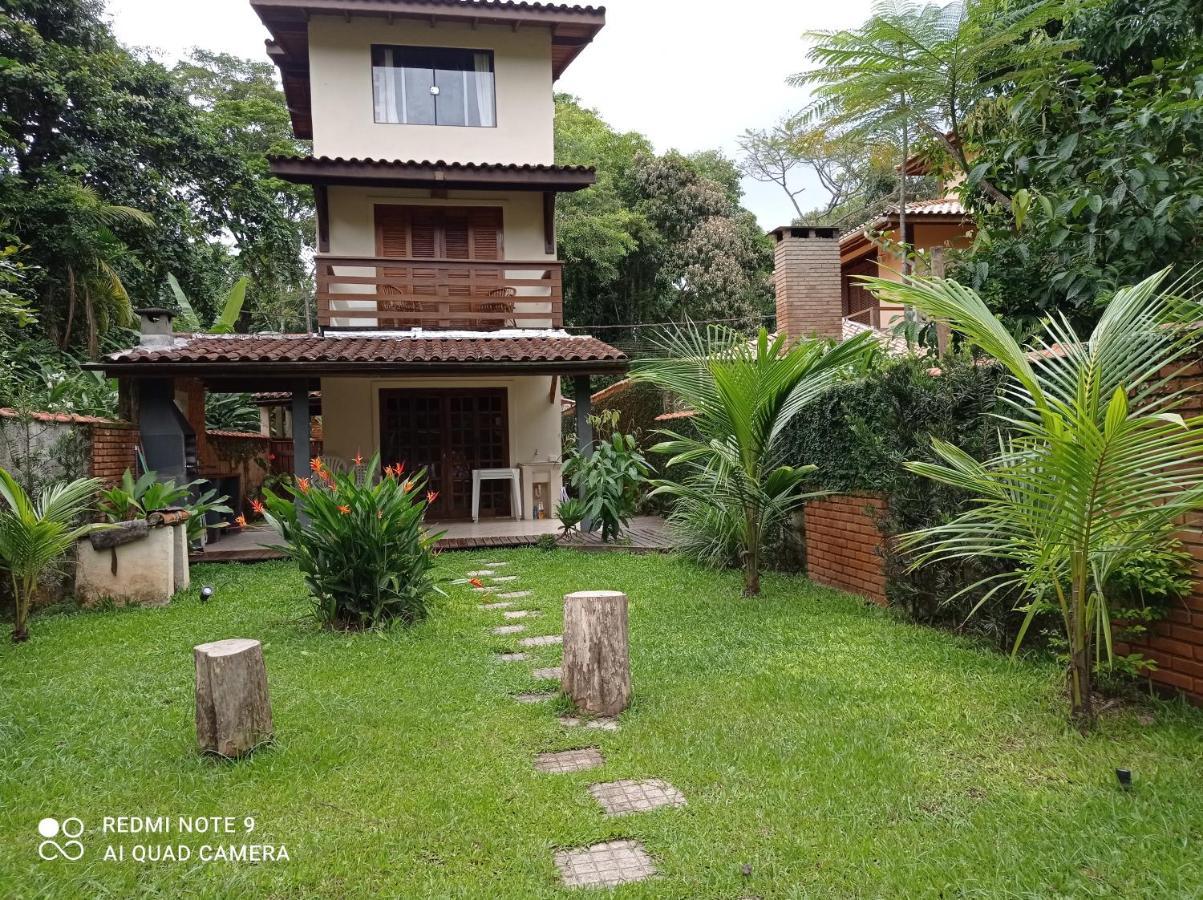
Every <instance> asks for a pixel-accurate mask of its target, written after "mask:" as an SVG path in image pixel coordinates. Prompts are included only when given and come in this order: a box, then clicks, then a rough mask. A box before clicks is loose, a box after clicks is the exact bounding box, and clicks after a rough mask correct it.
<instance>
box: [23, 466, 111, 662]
mask: <svg viewBox="0 0 1203 900" xmlns="http://www.w3.org/2000/svg"><path fill="white" fill-rule="evenodd" d="M100 486H101V482H100V481H99V480H98V479H95V478H81V479H79V480H77V481H71V482H65V483H61V484H55V485H51V486H49V487H47V488H46V489H45V490H44V491H42V496H41V497H39V498H38V500H37V502H36V503H35V502H34V501H33V500H32V499H30V496H29V494H27V493H26V492H25V489H24V488H22V487H21V485H19V484H17V482H16V480H15V479H14V478H13V477H12V475H10V474H9V473H8V472H6V471H5V470H4V469H0V497H2V498H3V499H4V504H5V507H6V508H5V509H3V510H0V562H2V563H3V566H4V568H5V569H7V570H8V574H9V579H10V581H11V583H12V591H13V605H14V607H15V615H14V622H13V640H14V641H17V642H20V641H24V640H27V639H28V638H29V631H28V628H27V627H26V623H27V622H28V619H29V609H30V606H31V605H32V603H33V595H34V592H35V591H36V590H37V586H38V580H39V579H40V578H41V577H42V573H44V572H45V571H46V569H47V567H48V566H49V565H50V564H51V563H52V562H54V561H55V560H56V559H58V558H59V557H60V556H62V555H63V554H65V553H66V552H67V551H68V550H70V549H71V547H72V546H73V545H74V544H75V542H76V541H77V540H79V539H80V538H81V537H83V536H84V535H86V534H89V533H90V532H92V531H97V530H100V529H104V528H111V527H112V526H110V525H104V524H83V525H80V524H77V523H78V522H79V520H80V518H81V517H82V516H83V515H84V513H86V512H87V510H88V509H89V507H90V506H91V505H92V498H93V497H94V496H95V495H96V491H97V489H99V488H100Z"/></svg>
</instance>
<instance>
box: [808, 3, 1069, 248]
mask: <svg viewBox="0 0 1203 900" xmlns="http://www.w3.org/2000/svg"><path fill="white" fill-rule="evenodd" d="M1063 8H1064V3H1063V2H1061V0H1035V2H1033V0H1026V2H1025V0H956V2H951V3H946V4H944V5H934V4H926V3H920V2H915V0H878V2H876V3H875V4H874V6H873V15H872V16H871V17H870V18H869V20H868V21H867V22H865V23H864V24H863V25H861V26H860V27H859V28H855V29H851V30H844V31H819V32H811V33H810V34H809V35H808V37H809V38H810V39H811V40H813V41H814V42H815V43H814V46H813V47H812V48H811V50H810V52H809V53H808V54H807V59H808V60H809V61H810V62H812V63H814V64H815V67H814V68H812V69H810V70H808V71H805V72H799V73H798V74H796V75H793V76H791V78H790V83H792V84H795V85H799V86H814V88H815V103H814V105H813V106H812V110H811V113H812V115H814V116H817V117H819V118H823V119H826V120H828V121H831V122H832V123H834V124H840V125H845V126H851V127H853V128H854V129H857V130H860V131H862V132H864V133H865V134H869V135H876V134H880V133H882V132H887V133H894V134H901V147H900V150H901V159H902V165H903V169H905V163H906V159H907V158H908V155H909V153H910V149H911V148H910V138H911V136H912V133H913V132H916V133H918V134H922V135H926V136H927V137H929V138H930V139H931V140H933V141H934V142H935V143H936V144H937V145H939V146H940V147H942V148H943V150H944V151H945V153H946V154H947V156H948V158H949V159H950V160H951V161H952V162H953V164H954V165H956V166H957V167H958V168H959V169H960V170H961V172H962V173H963V174H964V175H966V176H969V175H970V173H971V172H972V164H971V161H970V159H969V157H968V156H967V154H966V151H965V146H964V143H963V142H962V140H961V138H962V129H963V127H964V125H965V122H966V119H967V118H969V117H970V116H971V115H972V114H973V112H974V111H975V109H976V108H977V106H978V105H979V104H980V103H981V102H982V101H984V100H986V99H987V98H989V97H990V95H991V93H992V92H994V91H997V90H998V89H1000V88H1003V87H1005V86H1006V85H1008V84H1010V83H1012V82H1013V81H1014V80H1015V79H1016V78H1017V77H1018V76H1019V75H1020V74H1021V73H1022V72H1024V71H1030V70H1032V69H1034V68H1036V67H1038V66H1040V65H1041V64H1043V63H1044V62H1046V61H1047V60H1049V59H1050V58H1052V57H1053V56H1056V55H1060V54H1062V53H1064V52H1066V51H1067V50H1069V49H1070V48H1072V46H1073V44H1072V43H1071V42H1068V41H1062V40H1057V39H1054V38H1051V37H1049V35H1048V34H1046V32H1045V31H1044V26H1046V25H1048V24H1049V23H1050V22H1052V21H1054V20H1056V19H1057V18H1059V17H1060V16H1061V15H1062V13H1063ZM912 130H913V131H912ZM904 176H905V173H904V172H903V171H902V170H900V181H903V182H905V177H904ZM978 184H980V186H981V188H982V189H983V190H984V191H985V192H986V194H987V195H988V196H989V197H990V198H991V199H992V200H993V201H994V202H996V203H1000V204H1002V205H1004V206H1010V202H1011V201H1010V198H1009V197H1007V195H1006V194H1004V193H1003V192H1002V191H1000V190H999V189H998V188H997V187H996V186H995V185H993V184H992V183H990V182H989V181H987V180H980V181H979V182H978ZM899 194H900V198H899V208H900V211H901V212H900V218H902V217H905V214H906V195H905V186H904V185H903V186H900V188H899ZM900 232H901V233H902V234H903V235H904V236H905V226H904V225H903V224H902V222H901V221H900Z"/></svg>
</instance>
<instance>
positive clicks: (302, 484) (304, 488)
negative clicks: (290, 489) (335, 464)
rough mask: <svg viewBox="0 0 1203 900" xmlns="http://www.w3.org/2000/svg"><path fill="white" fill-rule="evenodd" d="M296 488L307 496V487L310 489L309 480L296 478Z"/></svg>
mask: <svg viewBox="0 0 1203 900" xmlns="http://www.w3.org/2000/svg"><path fill="white" fill-rule="evenodd" d="M297 487H298V488H300V489H301V493H302V494H308V493H309V487H310V485H309V479H308V478H298V479H297Z"/></svg>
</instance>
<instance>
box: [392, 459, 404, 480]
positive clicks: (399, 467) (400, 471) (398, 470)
mask: <svg viewBox="0 0 1203 900" xmlns="http://www.w3.org/2000/svg"><path fill="white" fill-rule="evenodd" d="M393 470H394V471H395V472H396V473H397V477H398V478H400V477H401V476H402V475H403V474H404V473H405V463H403V462H399V463H397V464H396V465H395V466H393Z"/></svg>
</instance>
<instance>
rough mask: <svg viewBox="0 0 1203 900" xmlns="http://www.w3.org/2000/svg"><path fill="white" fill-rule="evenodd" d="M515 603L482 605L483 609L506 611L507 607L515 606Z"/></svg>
mask: <svg viewBox="0 0 1203 900" xmlns="http://www.w3.org/2000/svg"><path fill="white" fill-rule="evenodd" d="M513 605H514V604H513V603H482V604H481V605H480V608H481V609H505V608H506V607H507V606H513Z"/></svg>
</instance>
